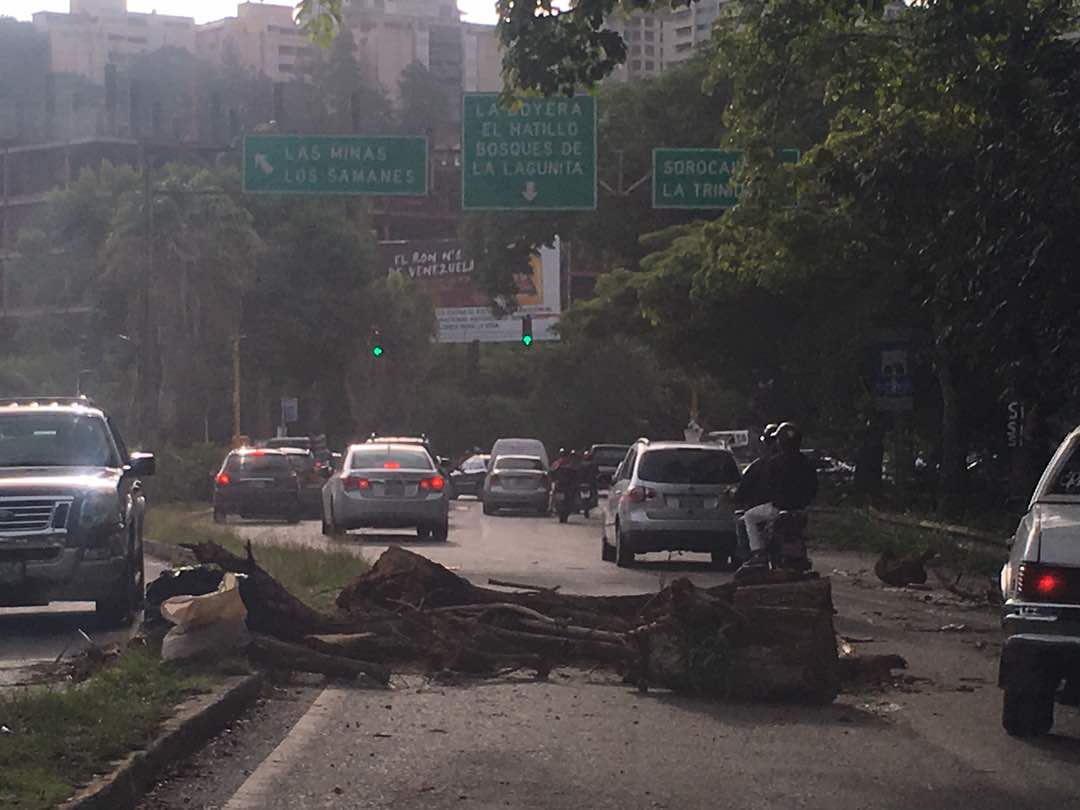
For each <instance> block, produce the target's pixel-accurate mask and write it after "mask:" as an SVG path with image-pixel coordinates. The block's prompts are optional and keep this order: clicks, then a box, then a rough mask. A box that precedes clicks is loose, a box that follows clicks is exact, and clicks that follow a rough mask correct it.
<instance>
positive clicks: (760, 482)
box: [735, 422, 779, 560]
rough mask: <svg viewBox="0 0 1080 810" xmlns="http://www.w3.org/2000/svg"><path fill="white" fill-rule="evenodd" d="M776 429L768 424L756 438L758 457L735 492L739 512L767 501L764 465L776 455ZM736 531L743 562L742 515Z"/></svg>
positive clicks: (746, 550)
mask: <svg viewBox="0 0 1080 810" xmlns="http://www.w3.org/2000/svg"><path fill="white" fill-rule="evenodd" d="M777 427H779V425H777V424H776V423H775V422H770V423H769V424H767V425H766V426H765V427H764V429H762V431H761V436H760V437H759V438H758V442H759V443H760V450H759V451H758V452H759V455H758V457H757V458H756V459H754V460H753V461H752V462H750V465H749V466H748V467H747V468H746V469H745V470H744V471H743V474H742V478H741V479H740V480H739V488H738V489H737V490H736V491H735V505H736V506H737V507H738V508H739V509H741V510H746V509H750V508H752V507H755V506H758V505H759V504H763V503H768V501H769V497H770V496H769V493H768V492H766V491H765V480H764V479H765V465H766V464H768V461H769V459H770V458H772V457H773V456H774V455H775V454H776V429H777ZM736 529H737V534H738V545H739V547H738V553H737V556H738V558H739V559H740V560H745V559H747V558H748V557H749V556H750V543H749V537H748V535H747V532H746V522H745V519H744V516H743V515H740V516H739V519H738V524H737V526H736Z"/></svg>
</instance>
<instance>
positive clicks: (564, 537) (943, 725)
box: [140, 503, 1080, 810]
mask: <svg viewBox="0 0 1080 810" xmlns="http://www.w3.org/2000/svg"><path fill="white" fill-rule="evenodd" d="M458 507H459V508H458V509H456V510H455V511H454V513H453V520H452V531H451V540H450V542H449V543H445V544H434V543H418V542H415V541H412V540H410V539H409V538H407V537H398V538H397V539H396V540H395V539H394V538H391V537H388V536H386V535H368V536H360V537H352V538H349V539H346V540H334V541H326V540H324V538H322V537H321V535H319V534H318V526H317V525H314V524H303V525H301V526H297V527H277V526H255V525H243V526H241V527H240V531H241V533H243V534H245V535H246V536H248V537H250V538H251V539H252V540H253V541H254V543H255V544H256V545H257V544H258V543H263V542H290V543H300V544H311V545H323V544H329V545H332V546H333V547H335V548H349V549H353V550H355V551H356V552H357V553H364V554H368V555H372V556H374V555H376V554H378V553H379V552H380V551H381V550H382V549H383V548H385V547H386V545H387V543H388V542H401V543H402V544H403V545H406V546H408V547H412V548H416V549H417V550H418V551H420V552H421V553H424V554H427V555H428V556H430V557H432V558H434V559H436V560H438V561H440V562H442V563H444V564H446V565H448V566H450V567H452V568H454V569H455V570H456V571H458V572H459V573H461V574H463V575H465V576H468V577H469V578H471V579H473V580H474V581H477V582H485V581H486V579H487V578H488V577H489V576H494V577H497V578H503V579H512V580H522V581H526V582H532V583H537V584H543V585H560V586H561V587H562V588H563V589H564V590H565V591H574V592H589V593H624V592H634V591H639V590H643V589H648V590H652V589H655V588H656V587H657V586H658V585H659V584H660V583H661V582H662V581H665V580H670V579H671V578H673V577H676V576H684V575H685V576H689V577H691V579H693V580H694V581H695V582H697V583H698V584H702V585H705V584H709V583H713V582H718V581H722V580H724V579H726V578H727V575H724V574H720V573H717V572H714V571H711V570H709V568H708V566H707V565H706V564H705V558H703V557H695V556H694V555H686V557H685V558H679V559H675V560H668V559H666V558H665V555H653V556H652V557H651V558H650V559H649V560H648V561H647V562H645V563H644V564H643V565H641V566H638V567H635V568H632V569H619V568H616V567H615V565H613V564H611V563H604V562H601V560H600V552H599V540H598V528H597V526H596V524H595V522H590V523H588V524H586V523H583V522H582V521H581V520H580V519H578V520H577V522H576V524H572V525H570V526H559V525H558V524H557V523H556V522H555V521H554V520H552V519H549V520H542V519H538V518H513V517H483V516H482V515H480V512H479V509H478V508H477V506H476V505H475V504H465V503H461V504H458ZM257 554H258V552H257V550H256V555H257ZM814 559H815V564H816V567H817V569H818V570H819V571H821V572H822V573H823V574H829V575H831V576H832V581H833V585H834V599H835V602H836V605H837V609H838V615H837V622H836V624H837V629H838V632H839V633H841V634H842V635H846V636H847V637H848V638H849V639H853V640H854V641H853V643H854V646H855V647H857V648H858V650H859V651H860V652H896V653H899V654H901V655H903V656H904V657H905V658H906V659H907V660H908V662H909V668H908V670H907V673H906V676H905V677H904V678H901V679H899V680H897V681H896V682H894V683H893V684H891V685H886V686H884V687H877V686H876V687H874V688H865V689H863V690H858V691H853V692H851V693H846V694H844V695H842V696H841V698H840V699H839V700H838V701H837V703H836V704H834V705H832V706H829V707H824V708H818V707H799V706H751V705H733V704H729V703H717V702H710V701H705V700H698V699H694V698H687V697H679V696H674V695H671V694H668V693H665V692H663V691H654V692H651V693H650V694H648V695H641V694H638V693H637V692H636V691H634V690H631V689H629V688H627V687H625V686H623V685H622V684H620V683H618V682H617V680H616V679H614V678H612V677H610V676H608V675H606V674H603V673H583V672H576V671H564V672H557V673H555V674H554V675H553V676H552V678H551V680H550V681H549V682H546V683H536V682H532V681H530V680H528V679H527V678H523V679H520V680H515V679H511V680H504V681H495V682H491V681H486V682H479V683H477V684H472V685H458V686H446V685H440V684H436V683H431V682H427V681H424V680H423V679H418V678H399V679H397V680H396V681H395V688H394V689H393V690H392V691H389V692H384V691H363V690H354V689H348V688H342V687H336V686H335V687H331V688H327V689H322V688H311V687H310V686H309V687H304V688H299V689H295V690H290V694H289V700H288V701H282V702H281V704H280V706H281V710H280V714H279V713H278V712H276V711H274V710H273V709H272V707H273V705H274V702H273V701H271V703H270V708H269V709H267V708H264V709H262V710H261V711H260V712H259V713H256V714H255V715H254V716H253V717H252V718H250V722H247V723H246V724H245V725H244V726H243V727H242V728H241V727H236V728H234V729H232V730H230V732H229V734H228V735H226V736H223V737H222V738H221V739H219V740H218V741H217V742H216V743H215V744H214V745H212V746H210V747H209V748H208V749H207V750H208V752H211V753H209V754H206V755H200V756H201V757H202V758H201V759H200V758H199V757H197V758H196V760H195V761H193V762H191V763H188V764H186V765H185V766H184V767H183V768H181V769H179V770H178V772H176V773H174V774H172V775H170V776H169V778H168V780H167V781H165V782H163V783H162V784H161V785H160V786H159V788H158V789H157V790H156V791H155V792H154V793H153V794H152V795H151V797H150V798H148V799H147V800H146V801H145V802H144V803H143V804H142V805H141V808H140V810H174V809H175V808H181V807H183V808H195V807H202V808H206V809H207V810H209V808H226V810H248V809H250V808H258V810H278V809H279V808H280V810H286V808H287V809H288V810H307V809H308V808H391V807H393V808H404V809H405V810H408V808H417V810H419V808H425V809H430V808H436V809H437V808H450V807H454V808H485V809H486V808H496V807H498V808H506V807H510V808H539V809H540V810H546V809H548V808H550V809H551V810H561V809H562V808H687V807H690V808H699V807H700V808H706V807H710V808H711V807H721V806H723V807H728V808H784V809H785V810H786V808H794V807H804V808H829V810H863V809H864V808H889V809H890V810H891V809H892V808H897V809H899V808H905V810H907V809H908V808H913V807H915V808H921V807H925V808H954V807H965V808H966V807H979V808H984V810H995V809H996V808H1000V809H1001V810H1006V808H1008V810H1016V808H1047V807H1075V806H1076V802H1077V796H1080V769H1078V766H1080V714H1078V713H1077V711H1076V710H1074V709H1067V708H1061V707H1059V709H1058V722H1057V725H1056V726H1055V734H1054V735H1051V736H1050V737H1047V738H1045V739H1042V740H1039V741H1036V742H1024V741H1019V740H1014V739H1012V738H1009V737H1008V736H1007V735H1005V734H1004V732H1003V731H1002V730H1001V727H1000V722H999V717H1000V693H999V691H998V689H997V687H996V685H995V677H996V657H997V651H998V643H999V639H998V632H997V629H996V625H997V621H996V616H995V615H994V613H993V612H992V611H989V610H987V609H982V608H971V607H968V606H965V605H963V604H961V603H959V602H958V601H957V600H956V599H954V598H952V597H951V596H950V595H949V594H947V593H945V592H944V591H934V592H923V591H907V590H904V591H900V590H896V589H887V588H884V587H883V586H881V584H880V583H879V582H877V581H876V579H875V578H874V577H873V575H872V573H871V572H870V569H871V566H872V563H873V560H872V559H870V558H867V557H866V556H864V555H858V554H839V553H825V552H821V551H818V552H817V553H815V554H814ZM957 626H958V627H957ZM946 627H948V628H950V629H947V630H943V629H942V628H946ZM302 712H306V713H302ZM301 715H302V716H301ZM282 716H287V717H288V718H289V720H288V722H287V723H282V722H281V717H282ZM297 717H298V718H300V719H299V720H298V721H297V722H295V723H294V722H293V718H297ZM285 727H287V728H285ZM226 743H227V744H226ZM223 750H226V751H232V752H234V755H232V756H226V757H223V756H222V755H221V752H222V751H223ZM254 751H258V752H260V754H259V756H258V757H246V758H245V757H244V756H242V755H241V754H239V753H237V752H254ZM264 751H271V753H269V754H268V755H265V756H264V755H263V754H262V753H261V752H264ZM254 759H257V760H258V762H255V761H253V760H254Z"/></svg>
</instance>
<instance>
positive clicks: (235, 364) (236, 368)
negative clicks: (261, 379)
mask: <svg viewBox="0 0 1080 810" xmlns="http://www.w3.org/2000/svg"><path fill="white" fill-rule="evenodd" d="M240 337H241V335H240V332H239V330H237V331H236V332H234V333H233V337H232V372H233V390H232V440H233V446H234V447H239V446H240Z"/></svg>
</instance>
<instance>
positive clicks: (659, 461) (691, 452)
mask: <svg viewBox="0 0 1080 810" xmlns="http://www.w3.org/2000/svg"><path fill="white" fill-rule="evenodd" d="M637 474H638V478H640V479H642V480H643V481H655V482H656V483H658V484H700V485H705V484H734V483H736V482H737V481H738V480H739V466H738V465H737V464H736V463H735V459H734V458H733V457H732V455H731V453H729V452H727V451H726V450H704V449H700V448H689V447H687V448H681V447H680V448H670V449H658V450H649V451H646V452H645V453H644V455H642V457H641V463H640V464H638V473H637Z"/></svg>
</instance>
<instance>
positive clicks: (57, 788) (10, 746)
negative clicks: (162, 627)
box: [0, 650, 209, 810]
mask: <svg viewBox="0 0 1080 810" xmlns="http://www.w3.org/2000/svg"><path fill="white" fill-rule="evenodd" d="M208 686H209V681H208V679H206V678H205V677H201V676H194V675H189V674H185V673H184V672H182V671H181V670H179V669H177V668H175V667H172V666H170V665H168V664H164V663H162V662H161V661H160V660H158V659H157V657H156V656H155V655H154V654H153V653H152V652H149V651H146V650H131V651H129V652H127V653H125V654H124V655H123V656H122V657H121V658H120V659H119V660H118V661H117V662H116V663H115V664H114V665H112V666H110V667H108V668H107V669H104V670H102V671H101V672H99V673H98V674H96V675H94V676H93V677H91V678H90V679H89V680H87V681H86V682H85V683H83V684H80V685H79V686H78V687H75V688H70V689H63V690H56V689H32V690H26V691H20V692H17V693H15V694H13V695H11V696H6V697H0V724H3V725H5V726H7V727H8V728H9V729H10V730H11V732H12V733H11V734H0V807H7V808H13V810H15V809H17V810H46V808H51V807H54V806H56V804H58V803H59V802H61V801H63V800H64V799H66V798H67V797H69V796H70V795H72V793H74V791H75V789H76V787H77V786H78V785H80V784H83V783H85V782H86V781H87V780H89V779H90V777H92V776H93V775H94V774H98V773H103V772H104V771H106V770H107V769H108V767H109V765H110V764H111V763H112V762H114V761H116V760H117V759H119V758H120V757H122V756H123V755H125V754H127V753H128V752H129V751H131V750H133V749H135V748H138V747H140V746H142V745H145V744H146V743H147V742H148V741H149V740H150V739H151V738H152V737H153V735H154V732H155V731H156V729H157V728H158V726H159V725H160V724H161V722H162V720H164V719H166V718H167V717H169V716H170V715H171V714H172V712H173V709H174V708H175V707H176V705H177V704H178V703H180V702H181V700H183V699H184V698H185V697H186V696H188V695H190V694H192V693H194V692H198V691H205V689H206V688H207V687H208Z"/></svg>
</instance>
